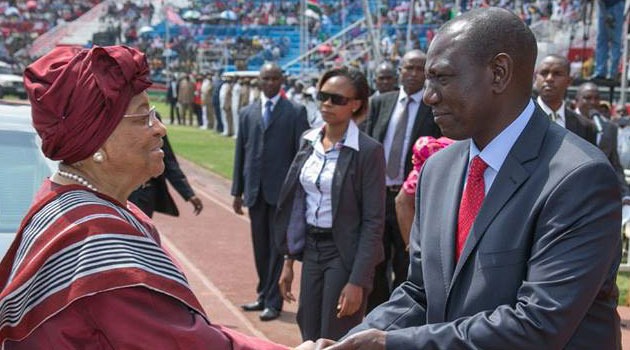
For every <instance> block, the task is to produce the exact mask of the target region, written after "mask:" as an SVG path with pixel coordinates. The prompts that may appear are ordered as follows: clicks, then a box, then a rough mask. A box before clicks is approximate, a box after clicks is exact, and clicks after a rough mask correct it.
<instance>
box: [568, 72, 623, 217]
mask: <svg viewBox="0 0 630 350" xmlns="http://www.w3.org/2000/svg"><path fill="white" fill-rule="evenodd" d="M575 98H576V102H577V112H578V113H579V114H580V115H582V116H584V117H586V118H589V119H590V120H591V121H592V122H593V123H594V125H595V129H596V143H595V144H596V145H597V146H598V147H599V149H601V150H602V152H604V154H605V155H606V157H607V158H608V160H609V161H610V164H611V165H612V166H613V168H614V169H615V173H616V174H617V183H618V184H619V188H620V190H621V194H622V198H623V204H625V205H630V189H629V188H628V183H627V182H626V178H625V176H624V173H623V167H622V166H621V161H620V160H619V153H618V152H617V134H618V132H619V130H618V128H617V126H616V125H615V124H613V123H611V122H609V121H607V120H606V119H605V118H604V117H602V114H601V113H600V112H599V102H600V100H599V89H598V88H597V85H595V84H593V83H584V84H582V85H580V86H579V88H578V92H577V95H576V96H575Z"/></svg>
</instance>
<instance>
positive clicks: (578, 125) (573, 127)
mask: <svg viewBox="0 0 630 350" xmlns="http://www.w3.org/2000/svg"><path fill="white" fill-rule="evenodd" d="M564 119H565V121H564V122H565V126H566V128H567V129H569V130H570V131H571V132H573V133H574V134H576V135H578V136H579V137H581V138H583V139H585V140H586V141H588V142H590V143H591V144H593V145H596V146H597V130H596V129H595V124H593V122H592V121H590V120H588V119H587V118H585V117H583V116H581V115H579V114H577V113H575V112H573V111H572V110H570V109H568V108H567V107H566V106H565V107H564Z"/></svg>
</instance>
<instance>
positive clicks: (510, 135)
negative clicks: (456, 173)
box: [466, 99, 535, 195]
mask: <svg viewBox="0 0 630 350" xmlns="http://www.w3.org/2000/svg"><path fill="white" fill-rule="evenodd" d="M534 110H535V107H534V101H533V100H531V99H530V100H529V103H528V104H527V107H525V109H524V110H523V111H522V112H521V114H520V115H519V116H518V117H517V118H516V119H515V120H514V121H513V122H512V123H511V124H510V125H508V127H507V128H505V129H503V131H501V133H500V134H499V135H497V136H496V137H495V138H494V139H492V141H490V143H488V144H487V145H486V147H484V149H483V150H482V151H479V148H477V145H475V142H474V141H473V140H470V149H469V151H468V168H467V169H466V180H468V171H469V170H470V165H471V164H472V159H473V158H475V157H476V156H480V157H481V159H483V161H484V162H486V164H488V168H486V171H485V172H484V173H483V181H484V184H485V188H484V191H485V194H486V195H487V194H488V191H490V187H492V183H494V179H495V178H496V177H497V174H498V173H499V170H500V169H501V166H502V165H503V162H505V158H506V157H507V155H508V153H510V150H511V149H512V146H514V143H516V140H517V139H518V137H519V136H521V133H522V132H523V130H524V129H525V127H526V126H527V123H528V122H529V120H530V119H531V118H532V115H533V114H534Z"/></svg>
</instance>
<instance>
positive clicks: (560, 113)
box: [536, 96, 565, 120]
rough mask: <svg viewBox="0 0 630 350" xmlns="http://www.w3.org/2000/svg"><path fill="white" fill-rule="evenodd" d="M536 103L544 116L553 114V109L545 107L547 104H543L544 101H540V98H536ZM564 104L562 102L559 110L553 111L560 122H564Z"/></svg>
mask: <svg viewBox="0 0 630 350" xmlns="http://www.w3.org/2000/svg"><path fill="white" fill-rule="evenodd" d="M536 102H538V105H539V106H540V108H541V109H542V110H543V112H545V114H547V115H550V114H551V113H553V112H554V110H553V109H551V107H549V106H547V104H546V103H545V101H543V100H542V98H540V96H538V98H537V99H536ZM564 107H565V102H564V101H562V106H560V108H559V109H558V110H557V111H555V112H556V117H557V118H558V119H560V120H565V118H564V110H565V108H564Z"/></svg>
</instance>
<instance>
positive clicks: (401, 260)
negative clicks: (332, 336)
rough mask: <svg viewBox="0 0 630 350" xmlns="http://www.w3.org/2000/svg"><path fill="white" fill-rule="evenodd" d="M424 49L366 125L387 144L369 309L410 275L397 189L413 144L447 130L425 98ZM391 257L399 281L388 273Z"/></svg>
mask: <svg viewBox="0 0 630 350" xmlns="http://www.w3.org/2000/svg"><path fill="white" fill-rule="evenodd" d="M425 61H426V56H425V54H424V53H423V52H422V51H420V50H413V51H409V52H408V53H407V54H405V56H404V57H403V59H402V64H401V66H400V68H399V73H400V81H401V84H402V89H400V91H391V92H387V93H384V94H381V95H379V96H376V97H373V98H372V99H371V100H370V109H369V112H368V116H367V120H366V122H365V123H366V125H365V130H366V132H367V134H368V135H370V136H372V137H373V138H375V139H376V140H378V141H380V142H381V143H382V144H383V147H384V148H385V159H386V167H387V168H386V169H387V171H386V177H385V183H386V186H387V204H386V212H385V233H384V235H383V245H384V248H385V261H384V262H382V263H381V264H379V265H377V267H376V275H375V278H374V288H373V290H372V293H371V294H370V297H369V299H368V312H369V311H370V310H372V309H373V308H374V307H376V306H378V305H379V304H381V303H383V302H385V301H387V300H388V299H389V295H390V293H391V291H392V290H393V289H394V288H396V287H397V286H398V285H400V284H401V283H402V282H403V281H404V280H405V277H406V276H407V269H408V266H409V256H408V254H407V252H406V249H405V243H404V241H403V239H402V236H401V234H400V229H399V227H398V222H397V220H396V204H395V203H396V195H397V194H398V192H399V191H400V189H401V187H402V183H403V181H404V179H405V178H406V177H407V174H409V172H410V171H411V166H412V164H411V155H412V151H411V147H412V146H413V143H414V142H415V141H416V140H417V139H418V137H420V136H433V137H436V138H438V137H440V136H442V133H441V132H440V129H439V127H438V126H437V124H435V122H434V121H433V114H432V113H431V108H430V107H429V106H427V105H425V104H424V103H423V102H422V92H423V86H424V63H425ZM390 261H391V263H392V270H393V272H394V276H395V277H394V281H393V282H392V281H391V279H390V278H388V276H389V274H388V273H387V266H388V264H389V263H390Z"/></svg>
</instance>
